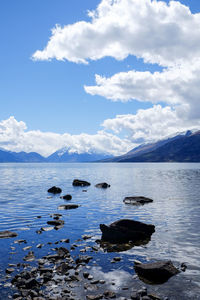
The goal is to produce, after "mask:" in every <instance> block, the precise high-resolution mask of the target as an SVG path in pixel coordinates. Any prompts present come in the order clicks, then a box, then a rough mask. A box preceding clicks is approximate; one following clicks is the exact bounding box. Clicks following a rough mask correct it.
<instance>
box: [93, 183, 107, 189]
mask: <svg viewBox="0 0 200 300" xmlns="http://www.w3.org/2000/svg"><path fill="white" fill-rule="evenodd" d="M95 186H96V187H97V188H102V189H107V188H109V187H110V184H108V183H106V182H102V183H98V184H96V185H95Z"/></svg>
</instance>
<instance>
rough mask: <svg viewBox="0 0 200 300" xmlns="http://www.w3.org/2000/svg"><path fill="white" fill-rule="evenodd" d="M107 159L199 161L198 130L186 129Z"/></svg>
mask: <svg viewBox="0 0 200 300" xmlns="http://www.w3.org/2000/svg"><path fill="white" fill-rule="evenodd" d="M107 161H116V162H200V131H197V132H192V131H187V132H186V133H180V134H178V135H176V136H174V137H171V138H168V139H165V140H161V141H158V142H156V143H151V144H145V145H141V146H139V147H137V148H134V149H133V150H131V151H129V152H128V153H126V154H125V155H122V156H118V157H115V158H113V160H112V159H110V160H107Z"/></svg>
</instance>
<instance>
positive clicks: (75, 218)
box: [0, 163, 200, 299]
mask: <svg viewBox="0 0 200 300" xmlns="http://www.w3.org/2000/svg"><path fill="white" fill-rule="evenodd" d="M74 178H79V179H83V180H87V181H89V182H91V186H90V187H88V188H79V187H73V186H72V181H73V179H74ZM103 181H106V182H108V183H109V184H110V185H111V187H110V188H109V189H106V190H102V189H97V188H95V187H94V185H95V184H96V183H99V182H103ZM199 182H200V164H197V163H196V164H195V163H194V164H192V163H188V164H181V163H179V164H178V163H170V164H169V163H157V164H154V163H142V164H140V163H136V164H131V163H130V164H129V163H125V164H122V163H118V164H117V163H107V164H100V163H99V164H94V163H90V164H0V215H1V218H0V231H3V230H13V231H16V232H17V233H18V237H17V239H21V238H25V239H26V240H27V242H28V243H27V245H32V247H33V250H34V252H35V254H36V257H38V258H39V257H41V255H44V254H46V253H47V252H48V251H49V252H50V248H51V247H50V246H49V248H48V246H47V247H46V248H45V249H40V250H38V249H37V248H36V247H35V246H36V245H37V244H38V243H47V242H49V241H51V242H55V241H57V240H60V239H63V238H70V241H71V243H73V242H74V241H76V240H77V239H79V238H81V235H83V234H92V236H93V237H92V239H91V240H87V241H86V242H84V243H85V244H87V245H97V244H96V243H95V240H96V239H99V238H100V237H101V232H100V229H99V224H100V223H105V224H110V223H111V222H113V221H115V220H117V219H120V218H130V219H135V220H139V221H142V222H146V223H151V224H154V225H155V226H156V231H155V233H154V234H153V235H152V238H151V241H150V242H149V243H148V244H147V245H146V246H138V247H133V248H132V249H130V250H128V251H125V252H121V253H118V254H117V256H119V255H120V256H121V258H122V260H121V261H120V262H119V263H117V264H112V263H111V259H112V257H114V256H116V253H105V252H104V251H103V250H102V251H99V252H98V253H93V256H94V259H93V262H92V264H91V268H92V270H93V272H94V273H95V274H98V273H99V274H101V277H102V276H104V277H105V278H106V279H107V281H109V280H110V282H112V280H115V281H116V282H115V288H118V287H119V288H120V287H121V286H122V285H124V284H129V285H130V282H131V284H133V275H134V269H133V261H134V260H135V259H139V260H141V261H143V262H146V261H153V260H159V259H171V260H172V261H173V263H174V264H175V265H176V266H179V265H180V264H181V263H182V262H185V263H186V265H187V266H188V268H187V270H186V272H184V273H181V274H179V275H177V276H175V277H173V278H171V279H170V280H169V281H168V282H167V283H165V284H163V285H159V286H148V288H150V289H152V290H153V291H156V292H158V293H160V295H166V296H169V297H170V299H200V296H199V290H200V265H199V260H200V259H199V257H200V235H199V228H200V226H199V225H200V217H199V216H200V185H199ZM53 185H56V186H59V187H61V188H62V190H63V194H66V193H69V194H71V195H72V200H71V201H69V203H76V204H80V205H81V206H80V207H79V208H78V209H76V210H71V211H58V210H57V207H58V205H60V204H64V203H66V201H64V200H63V199H60V198H59V196H58V195H56V196H53V197H52V198H48V197H49V196H50V195H49V194H48V193H47V189H48V188H49V187H51V186H53ZM83 189H86V190H87V192H83ZM132 195H142V196H146V197H149V198H152V199H154V202H153V203H150V204H147V205H144V206H137V207H135V206H131V205H125V204H124V203H123V199H124V197H126V196H132ZM57 212H59V213H62V214H63V219H64V220H65V225H64V227H63V228H62V229H60V230H58V231H55V230H53V231H49V232H44V233H43V234H41V235H37V234H36V230H37V229H40V228H41V227H42V226H48V225H47V224H46V222H47V220H50V216H49V215H50V214H52V213H57ZM37 216H41V218H40V219H38V218H37ZM15 239H16V238H15ZM15 239H0V257H1V260H0V276H1V286H2V288H1V287H0V288H1V289H0V295H3V297H4V298H2V299H6V298H5V297H6V296H5V295H8V293H10V289H9V288H3V285H4V284H5V283H6V282H7V281H6V279H5V268H6V267H7V265H8V263H17V262H20V261H21V260H22V258H23V256H24V255H25V254H26V252H25V251H23V250H22V248H23V247H24V246H26V245H16V244H14V240H15ZM84 243H82V244H81V243H79V245H78V247H77V249H76V250H75V251H74V255H76V252H77V253H78V249H81V247H83V246H84V245H85V244H84ZM11 247H15V249H14V250H13V249H12V248H11ZM12 252H14V254H12ZM134 282H135V283H134V284H135V285H136V286H137V285H140V284H141V285H142V286H144V285H145V284H144V283H140V281H139V279H135V281H134ZM134 284H133V286H134Z"/></svg>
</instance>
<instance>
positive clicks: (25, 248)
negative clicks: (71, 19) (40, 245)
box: [23, 246, 32, 251]
mask: <svg viewBox="0 0 200 300" xmlns="http://www.w3.org/2000/svg"><path fill="white" fill-rule="evenodd" d="M31 248H32V246H27V247H24V248H23V250H24V251H26V250H30V249H31Z"/></svg>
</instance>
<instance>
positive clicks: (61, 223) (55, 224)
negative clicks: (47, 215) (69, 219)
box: [47, 220, 65, 226]
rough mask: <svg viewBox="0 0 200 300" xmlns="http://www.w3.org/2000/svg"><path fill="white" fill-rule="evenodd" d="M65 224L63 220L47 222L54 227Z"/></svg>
mask: <svg viewBox="0 0 200 300" xmlns="http://www.w3.org/2000/svg"><path fill="white" fill-rule="evenodd" d="M64 223H65V222H64V221H63V220H51V221H47V224H48V225H54V226H59V225H63V224H64Z"/></svg>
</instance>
